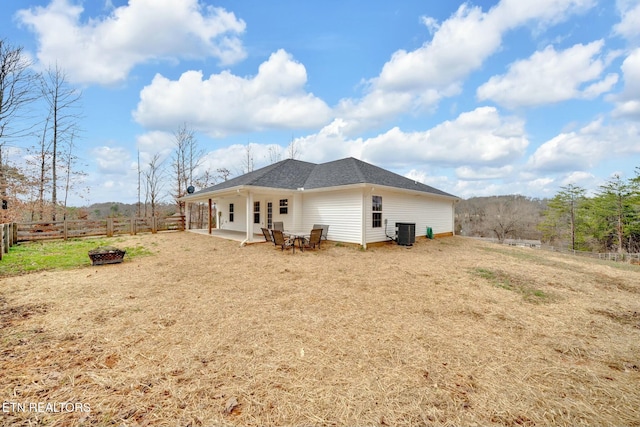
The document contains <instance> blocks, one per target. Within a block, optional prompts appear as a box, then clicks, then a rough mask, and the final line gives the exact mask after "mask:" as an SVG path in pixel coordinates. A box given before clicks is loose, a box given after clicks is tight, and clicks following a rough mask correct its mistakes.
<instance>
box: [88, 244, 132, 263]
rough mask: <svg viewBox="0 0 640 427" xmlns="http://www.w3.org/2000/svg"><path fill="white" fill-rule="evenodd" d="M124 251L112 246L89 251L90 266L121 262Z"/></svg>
mask: <svg viewBox="0 0 640 427" xmlns="http://www.w3.org/2000/svg"><path fill="white" fill-rule="evenodd" d="M125 253H126V251H123V250H121V249H118V248H116V247H113V246H100V247H98V248H95V249H91V250H90V251H89V258H91V263H92V265H103V264H117V263H120V262H122V260H123V259H124V254H125Z"/></svg>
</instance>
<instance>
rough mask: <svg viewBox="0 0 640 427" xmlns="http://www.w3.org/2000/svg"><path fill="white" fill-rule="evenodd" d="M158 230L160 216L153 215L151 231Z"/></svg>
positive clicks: (155, 231)
mask: <svg viewBox="0 0 640 427" xmlns="http://www.w3.org/2000/svg"><path fill="white" fill-rule="evenodd" d="M157 232H158V218H157V217H155V216H152V217H151V233H152V234H156V233H157Z"/></svg>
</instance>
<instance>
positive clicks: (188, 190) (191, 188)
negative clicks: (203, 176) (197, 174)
mask: <svg viewBox="0 0 640 427" xmlns="http://www.w3.org/2000/svg"><path fill="white" fill-rule="evenodd" d="M194 191H196V189H195V188H194V187H193V185H190V186H188V187H187V193H189V194H193V192H194Z"/></svg>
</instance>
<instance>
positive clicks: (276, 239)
mask: <svg viewBox="0 0 640 427" xmlns="http://www.w3.org/2000/svg"><path fill="white" fill-rule="evenodd" d="M271 233H272V234H273V243H274V244H275V245H276V246H280V249H281V250H283V251H284V250H285V249H291V248H293V252H294V253H295V252H296V247H295V246H294V244H295V242H294V241H293V240H291V239H289V238H287V237H285V236H284V234H283V233H282V231H281V230H276V229H273V230H271Z"/></svg>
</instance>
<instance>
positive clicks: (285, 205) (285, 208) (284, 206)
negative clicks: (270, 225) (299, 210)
mask: <svg viewBox="0 0 640 427" xmlns="http://www.w3.org/2000/svg"><path fill="white" fill-rule="evenodd" d="M288 213H289V199H280V215H286V214H288Z"/></svg>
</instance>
